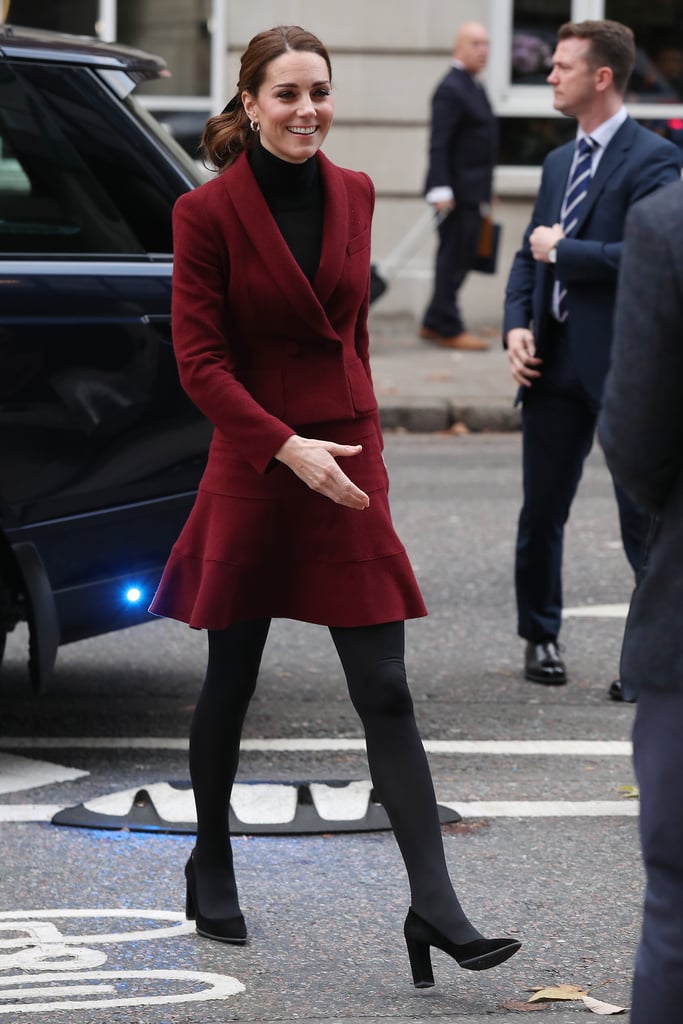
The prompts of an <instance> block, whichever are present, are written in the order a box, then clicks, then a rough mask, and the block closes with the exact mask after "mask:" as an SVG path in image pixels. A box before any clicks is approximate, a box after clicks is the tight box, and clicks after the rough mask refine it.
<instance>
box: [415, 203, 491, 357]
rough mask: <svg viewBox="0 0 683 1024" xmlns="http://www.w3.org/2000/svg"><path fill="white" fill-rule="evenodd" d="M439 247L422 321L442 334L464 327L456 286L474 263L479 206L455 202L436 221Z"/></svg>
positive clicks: (447, 334) (463, 328) (452, 332)
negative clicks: (446, 212)
mask: <svg viewBox="0 0 683 1024" xmlns="http://www.w3.org/2000/svg"><path fill="white" fill-rule="evenodd" d="M438 230H439V247H438V249H437V252H436V263H435V267H434V291H433V293H432V298H431V301H430V303H429V305H428V306H427V309H426V312H425V315H424V317H423V318H422V322H423V324H424V326H425V327H431V329H432V330H433V331H437V332H438V333H439V334H441V335H443V337H445V338H450V337H452V336H453V335H455V334H462V332H463V331H464V330H465V327H464V324H463V320H462V316H461V313H460V309H459V307H458V290H459V289H460V287H461V285H462V283H463V281H464V280H465V277H466V276H467V273H468V271H469V270H470V269H471V267H472V265H473V264H474V261H475V258H476V255H477V247H478V245H479V233H480V230H481V214H480V213H479V207H478V206H466V205H464V204H460V203H459V204H457V205H456V207H455V209H454V210H453V211H452V212H451V213H449V215H448V216H447V217H446V218H445V219H444V220H442V221H441V223H440V224H439V229H438Z"/></svg>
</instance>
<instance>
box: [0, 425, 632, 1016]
mask: <svg viewBox="0 0 683 1024" xmlns="http://www.w3.org/2000/svg"><path fill="white" fill-rule="evenodd" d="M519 443H520V439H519V435H518V434H506V435H495V434H492V435H470V436H464V437H456V436H452V435H443V436H437V435H402V434H398V435H394V436H389V437H388V438H387V451H386V457H387V463H388V465H389V471H390V477H391V480H392V489H391V496H392V508H393V512H394V519H395V522H396V525H397V528H398V530H399V533H400V535H401V536H402V538H403V540H404V542H405V544H406V546H407V548H408V551H409V553H410V555H411V557H412V559H413V562H414V565H415V568H416V571H417V574H418V577H419V579H420V582H421V584H422V587H423V592H424V595H425V599H426V601H427V605H428V607H429V609H430V615H429V617H428V618H427V619H424V620H420V621H417V622H412V623H409V624H408V633H407V639H408V667H409V672H410V676H411V680H412V688H413V695H414V698H415V703H416V709H417V714H418V718H419V722H420V725H421V728H422V732H423V736H424V738H425V740H426V741H427V748H428V752H429V756H430V761H431V763H432V766H433V771H434V777H435V783H436V788H437V794H438V797H439V800H440V802H441V803H442V804H444V805H447V806H450V807H454V808H456V809H458V810H459V811H460V813H461V814H462V815H463V822H462V823H460V824H456V825H451V826H446V827H445V829H444V842H445V845H446V851H447V856H448V860H449V864H450V866H451V869H452V874H453V878H454V880H455V882H456V885H457V888H458V890H459V892H460V894H461V898H462V901H463V903H464V905H465V907H466V908H467V910H468V912H469V914H470V916H471V917H472V918H473V920H474V921H475V923H477V924H478V926H479V927H480V928H481V929H482V930H483V931H485V932H488V933H489V934H495V933H501V934H503V933H509V934H511V935H515V936H519V937H520V938H521V940H522V941H523V944H524V945H523V948H522V950H521V952H520V953H519V954H518V955H517V956H516V957H515V958H513V959H512V960H511V961H509V962H508V963H507V964H505V965H503V966H501V967H499V968H496V969H495V970H493V971H489V972H483V973H481V974H473V973H469V972H466V971H462V970H459V969H458V968H457V966H456V965H455V964H453V962H451V961H449V960H447V958H446V957H444V956H443V955H441V954H439V953H435V955H434V966H435V974H436V982H437V984H436V987H435V988H434V989H432V990H428V991H425V992H419V991H416V990H415V989H413V987H412V985H411V983H410V973H409V967H408V960H407V956H406V953H405V948H404V946H403V944H402V934H401V930H402V922H403V917H404V915H405V911H406V909H407V905H408V894H407V891H406V885H405V880H404V876H403V870H402V865H401V862H400V858H399V856H398V853H397V850H396V848H395V845H394V842H393V838H392V837H391V835H390V833H387V832H384V831H378V832H364V833H363V832H358V833H354V832H350V833H347V834H326V833H324V832H321V833H320V834H317V835H313V836H301V835H299V836H288V835H280V836H267V837H265V836H256V837H255V836H252V837H248V838H241V839H237V840H236V841H235V850H236V852H235V857H236V865H237V871H238V879H239V883H240V889H241V897H242V905H243V909H244V911H245V915H246V916H247V918H248V925H249V928H250V935H251V941H250V943H249V944H248V945H247V946H246V947H245V948H243V949H235V948H231V947H225V946H221V945H219V944H217V943H212V942H210V941H206V940H202V939H199V938H197V937H196V936H195V935H194V934H193V932H192V930H191V928H188V926H187V925H186V924H185V922H184V914H183V907H184V902H183V889H182V867H183V864H184V861H185V859H186V858H187V856H188V854H189V851H190V850H191V848H192V836H191V835H188V834H181V835H173V834H150V833H140V832H136V831H131V830H128V829H123V830H117V831H112V830H102V831H99V830H95V829H80V828H69V827H57V826H55V825H53V824H51V823H50V817H51V814H52V812H53V811H54V810H57V809H59V808H65V807H72V806H74V805H78V804H81V803H82V802H84V801H92V800H94V799H96V798H101V797H104V796H108V795H109V796H110V795H111V794H116V793H120V792H122V791H128V790H136V789H138V788H143V787H145V786H150V785H153V784H159V783H164V782H169V781H176V782H183V781H184V780H186V779H187V768H186V752H185V749H184V747H185V742H184V741H185V737H186V735H187V727H188V722H189V718H190V715H191V710H192V706H193V702H194V699H195V696H196V693H197V689H198V686H199V683H200V678H201V673H202V666H203V659H204V642H205V641H204V637H203V635H202V634H201V633H198V632H193V631H190V630H188V629H186V628H185V627H183V626H181V625H179V624H176V623H171V622H161V621H160V622H153V623H150V624H149V625H145V626H140V627H137V628H135V629H130V630H126V631H122V632H120V633H118V634H112V635H109V636H106V637H101V638H97V639H94V640H91V641H85V642H82V643H79V644H74V645H71V646H70V647H64V648H62V649H61V650H60V654H59V659H58V666H57V673H56V678H55V685H54V688H53V690H52V691H51V692H50V693H48V694H46V695H45V696H44V697H42V698H41V699H39V700H36V699H34V698H33V697H32V696H31V694H30V690H29V684H28V680H27V675H26V671H25V667H24V658H25V650H24V647H25V636H24V635H23V634H22V633H21V632H20V631H18V632H17V634H15V635H13V636H12V637H10V640H9V642H8V651H7V655H6V660H5V664H4V666H3V674H2V685H1V686H0V723H1V724H0V787H1V791H0V805H1V806H0V820H1V821H2V827H1V828H0V863H2V865H3V870H2V872H1V873H0V911H1V913H0V1017H2V1016H3V1015H6V1017H7V1019H8V1020H10V1021H15V1020H16V1021H21V1020H27V1021H31V1022H35V1024H47V1021H48V1020H50V1021H57V1022H58V1024H59V1022H61V1021H64V1022H66V1021H69V1024H71V1022H75V1024H95V1022H97V1024H99V1022H101V1021H105V1020H106V1021H108V1022H112V1021H114V1022H118V1021H120V1022H125V1024H138V1022H144V1024H157V1022H159V1024H162V1022H163V1024H166V1022H171V1021H174V1022H183V1024H184V1022H190V1021H193V1022H194V1021H202V1022H213V1021H230V1020H241V1021H258V1022H263V1024H267V1022H268V1024H269V1022H275V1021H292V1020H297V1021H303V1022H307V1024H315V1022H317V1021H322V1020H326V1021H330V1020H331V1021H335V1022H337V1024H357V1022H360V1021H363V1022H372V1021H384V1020H391V1021H393V1022H395V1024H407V1022H409V1021H410V1022H413V1024H417V1022H420V1021H429V1020H432V1019H434V1020H441V1021H452V1022H458V1024H475V1022H477V1024H479V1022H482V1021H487V1022H493V1024H502V1022H503V1021H508V1020H511V1019H513V1017H514V1014H515V1013H517V1012H519V1013H521V1012H523V1011H524V1009H525V1008H526V1010H527V1011H528V1012H532V1006H533V1005H534V1004H528V1003H527V1001H528V999H529V998H530V996H531V995H532V992H533V989H534V988H537V987H544V986H548V985H559V984H574V985H578V986H581V987H582V988H583V989H585V990H588V991H589V992H590V995H591V996H593V997H595V998H597V999H601V1000H605V1001H608V1002H611V1003H615V1004H619V1005H621V1006H628V1002H629V989H630V975H631V968H632V961H633V954H634V950H635V945H636V942H637V935H638V927H639V920H640V902H641V891H642V871H641V866H640V858H639V851H638V838H637V817H636V812H637V802H636V801H634V800H632V799H626V798H625V797H624V795H623V790H622V787H624V786H629V785H632V784H633V776H632V770H631V764H630V758H629V747H628V740H629V736H630V728H631V722H632V717H633V708H632V707H631V706H628V705H615V704H614V703H612V702H610V701H609V700H608V699H607V697H606V690H607V686H608V685H609V682H610V681H611V679H612V678H614V676H615V674H616V672H617V666H618V656H619V647H620V639H621V631H622V629H623V617H622V612H623V605H624V604H625V603H626V602H627V601H628V597H629V593H630V588H631V580H630V577H629V572H628V569H627V566H626V562H625V559H624V556H623V553H622V552H621V549H620V545H619V541H618V527H617V519H616V510H615V506H614V499H613V496H612V492H611V485H610V482H609V479H608V477H607V473H606V470H605V468H604V463H603V460H602V457H601V455H600V453H599V452H595V453H594V454H593V455H592V456H591V458H590V460H589V463H588V465H587V468H586V473H585V476H584V481H583V483H582V486H581V492H580V495H579V497H578V499H577V501H576V503H575V506H574V510H573V514H572V520H571V522H570V524H569V528H568V533H567V543H566V573H565V604H566V607H567V609H568V610H569V612H570V614H569V615H568V617H567V618H566V621H565V626H564V628H563V634H562V638H561V639H562V641H563V643H564V644H565V646H566V653H565V656H566V659H567V663H568V667H569V671H570V675H571V679H570V682H569V684H568V685H567V686H566V687H561V688H556V689H546V688H544V687H541V686H537V685H534V684H531V683H527V682H524V680H523V679H522V677H521V657H522V643H521V641H519V640H518V638H517V637H516V635H515V613H514V604H513V590H512V550H513V545H514V534H515V524H516V517H517V513H518V502H519V496H520V477H519ZM360 738H361V734H360V730H359V726H358V722H357V720H356V718H355V715H354V713H353V710H352V708H351V707H350V705H349V702H348V698H347V696H346V693H345V689H344V685H343V682H342V679H341V675H340V672H339V670H338V667H337V663H336V660H335V656H334V651H333V648H332V645H331V642H330V640H329V637H328V635H327V633H326V631H325V630H324V629H321V628H320V627H313V626H306V625H302V624H296V623H284V622H280V623H276V624H274V626H273V629H272V633H271V637H270V639H269V643H268V647H267V649H266V655H265V657H264V662H263V670H262V679H261V682H260V686H259V690H258V691H257V694H256V697H255V698H254V701H253V704H252V707H251V709H250V714H249V717H248V720H247V723H246V727H245V739H247V740H249V741H251V742H250V743H249V744H245V749H244V751H243V754H242V758H241V764H240V779H241V780H242V781H245V782H247V781H249V782H254V781H260V782H277V783H284V782H294V781H302V780H308V781H316V780H325V781H334V782H348V781H349V780H360V779H367V777H368V773H367V767H366V763H365V758H364V754H363V752H362V749H359V744H358V742H357V741H358V740H360ZM340 739H342V740H345V741H347V742H346V743H341V744H340V743H339V740H340ZM275 740H280V741H281V742H280V743H276V742H273V741H275ZM256 741H262V742H260V743H257V742H256ZM332 741H336V743H335V742H332ZM354 741H356V742H355V743H354ZM563 744H564V745H563ZM31 773H33V774H31ZM70 773H71V775H72V776H73V777H71V778H69V777H65V776H68V775H69V774H70ZM22 819H23V820H22ZM533 1012H534V1013H535V1016H534V1018H533V1019H534V1020H539V1021H553V1022H557V1024H580V1022H581V1021H586V1020H590V1019H591V1015H590V1013H589V1011H588V1009H587V1008H586V1006H585V1005H584V1004H583V1003H582V1002H580V1001H576V1000H575V1001H572V1002H553V1003H543V1004H541V1006H540V1008H539V1009H536V1010H534V1011H533ZM619 1019H621V1020H628V1015H627V1014H626V1015H623V1016H620V1017H619Z"/></svg>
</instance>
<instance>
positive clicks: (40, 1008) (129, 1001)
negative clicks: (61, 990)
mask: <svg viewBox="0 0 683 1024" xmlns="http://www.w3.org/2000/svg"><path fill="white" fill-rule="evenodd" d="M73 977H74V976H73V975H72V974H71V975H70V974H63V973H60V972H54V973H46V974H41V975H40V981H41V982H43V983H45V982H53V981H56V982H65V981H70V980H71V979H72V978H73ZM78 978H79V979H81V980H83V981H106V982H111V983H112V984H115V983H118V984H119V985H122V986H126V988H128V987H129V986H130V981H131V979H133V978H135V979H138V980H140V981H142V982H147V983H149V982H152V981H170V982H172V983H175V984H176V985H177V984H178V983H179V982H181V981H186V982H187V983H188V984H194V985H198V984H203V985H206V986H207V987H206V988H205V989H203V990H202V991H200V992H182V993H178V994H177V995H172V994H169V995H159V996H155V995H149V996H145V995H142V996H128V997H122V998H120V999H78V1000H69V999H60V1000H59V1001H54V1002H48V1003H28V1004H27V1003H10V1004H2V1003H0V1014H4V1013H46V1012H49V1011H50V1010H92V1009H96V1010H101V1009H103V1008H104V1007H114V1006H162V1005H168V1004H169V1003H197V1002H206V1001H207V1000H209V999H227V998H229V997H230V996H234V995H237V993H238V992H244V991H245V988H244V985H243V984H242V982H241V981H238V980H237V978H232V977H231V976H230V975H228V974H209V973H206V972H203V971H181V970H178V971H154V970H152V971H83V972H82V973H81V974H79V975H78ZM25 981H26V979H25V977H23V976H22V975H21V974H14V975H12V976H11V977H9V978H0V998H1V997H2V995H3V992H2V989H3V988H6V989H8V990H9V991H10V992H11V991H12V989H11V986H12V985H19V984H21V983H22V982H25ZM29 996H30V989H28V988H27V989H26V995H25V996H24V998H28V997H29Z"/></svg>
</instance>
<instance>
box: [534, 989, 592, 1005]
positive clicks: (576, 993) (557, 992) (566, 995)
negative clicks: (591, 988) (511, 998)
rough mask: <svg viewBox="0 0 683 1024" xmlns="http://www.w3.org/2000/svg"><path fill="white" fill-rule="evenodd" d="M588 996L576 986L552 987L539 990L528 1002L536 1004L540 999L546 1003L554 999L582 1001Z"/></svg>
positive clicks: (585, 991)
mask: <svg viewBox="0 0 683 1024" xmlns="http://www.w3.org/2000/svg"><path fill="white" fill-rule="evenodd" d="M587 994H588V990H587V989H585V988H579V986H578V985H553V986H552V988H541V989H539V990H538V991H537V992H536V995H533V996H532V997H531V999H530V1000H529V1002H530V1003H537V1002H538V1001H539V1000H541V999H545V1000H546V1001H549V1000H555V999H583V997H584V996H586V995H587Z"/></svg>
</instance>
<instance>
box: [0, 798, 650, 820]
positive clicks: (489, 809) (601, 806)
mask: <svg viewBox="0 0 683 1024" xmlns="http://www.w3.org/2000/svg"><path fill="white" fill-rule="evenodd" d="M439 803H440V804H442V805H443V806H444V807H448V808H450V809H452V810H455V811H457V812H458V813H459V814H461V815H462V816H463V818H558V817H566V818H593V817H612V816H616V817H631V816H633V815H636V814H637V813H638V801H637V800H492V801H479V800H474V801H469V802H463V801H460V800H441V799H439ZM62 810H64V808H63V807H61V806H56V805H55V806H48V805H47V804H37V805H32V804H4V805H3V804H0V823H1V822H50V821H52V818H53V817H54V815H55V814H57V812H58V811H62Z"/></svg>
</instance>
